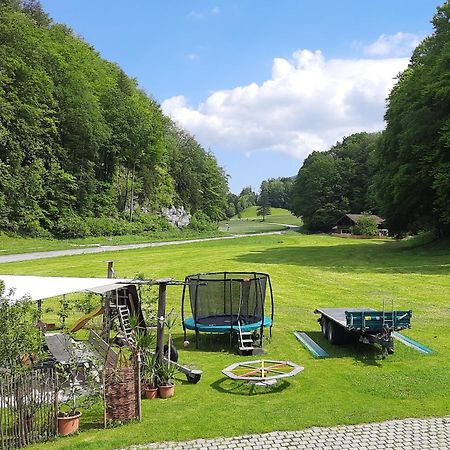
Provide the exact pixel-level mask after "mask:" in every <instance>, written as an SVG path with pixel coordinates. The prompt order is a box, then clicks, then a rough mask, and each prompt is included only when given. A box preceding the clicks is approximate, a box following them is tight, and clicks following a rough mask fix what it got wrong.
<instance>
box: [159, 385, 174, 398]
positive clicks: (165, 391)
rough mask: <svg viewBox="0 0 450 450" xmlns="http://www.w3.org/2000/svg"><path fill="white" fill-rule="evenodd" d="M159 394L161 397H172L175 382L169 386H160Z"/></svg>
mask: <svg viewBox="0 0 450 450" xmlns="http://www.w3.org/2000/svg"><path fill="white" fill-rule="evenodd" d="M158 391H159V396H160V397H161V398H170V397H173V395H174V394H175V384H170V385H168V386H158Z"/></svg>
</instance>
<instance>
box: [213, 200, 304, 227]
mask: <svg viewBox="0 0 450 450" xmlns="http://www.w3.org/2000/svg"><path fill="white" fill-rule="evenodd" d="M257 208H258V207H257V206H249V207H248V208H246V209H244V211H242V212H241V218H238V216H234V217H233V218H232V219H231V220H230V221H229V224H230V232H232V229H233V228H234V229H236V230H238V229H239V227H242V229H246V228H247V229H249V230H251V231H242V232H243V233H246V232H251V233H254V232H257V231H259V230H260V231H272V230H274V231H275V230H277V228H274V227H277V226H279V227H280V228H279V229H281V227H282V226H283V225H294V226H301V225H302V221H301V219H299V218H298V217H295V216H294V215H293V214H291V212H290V211H288V210H287V209H283V208H271V213H270V215H268V216H266V218H265V221H264V222H263V221H262V217H260V216H258V215H257ZM264 227H265V228H266V229H264ZM220 229H221V230H222V231H226V221H225V222H223V225H222V226H221V228H220ZM236 232H237V231H236Z"/></svg>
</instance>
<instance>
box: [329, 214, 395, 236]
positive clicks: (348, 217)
mask: <svg viewBox="0 0 450 450" xmlns="http://www.w3.org/2000/svg"><path fill="white" fill-rule="evenodd" d="M362 217H367V215H366V214H345V215H344V216H342V217H341V218H340V219H339V220H338V221H337V222H336V225H335V226H334V227H333V232H334V233H338V234H351V233H352V227H353V226H354V225H356V224H357V223H358V222H359V220H360V219H361V218H362ZM368 217H370V218H371V219H373V220H375V222H376V223H377V225H378V234H379V235H380V236H387V235H388V230H387V229H386V228H384V223H385V220H384V219H383V218H381V217H379V216H375V215H369V216H368Z"/></svg>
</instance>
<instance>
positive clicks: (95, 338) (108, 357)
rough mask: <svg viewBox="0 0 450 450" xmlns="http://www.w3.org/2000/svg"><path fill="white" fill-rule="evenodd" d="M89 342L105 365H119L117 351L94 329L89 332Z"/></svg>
mask: <svg viewBox="0 0 450 450" xmlns="http://www.w3.org/2000/svg"><path fill="white" fill-rule="evenodd" d="M88 343H89V345H90V347H91V348H92V350H93V351H94V352H95V354H96V355H97V356H98V358H99V359H100V360H101V361H103V363H104V367H108V368H115V367H117V358H118V355H117V353H116V352H115V351H114V350H113V349H112V348H111V347H110V346H109V345H108V344H107V343H106V342H105V341H104V340H103V339H102V338H101V337H100V336H99V335H98V334H97V333H96V332H95V331H94V330H90V332H89V338H88Z"/></svg>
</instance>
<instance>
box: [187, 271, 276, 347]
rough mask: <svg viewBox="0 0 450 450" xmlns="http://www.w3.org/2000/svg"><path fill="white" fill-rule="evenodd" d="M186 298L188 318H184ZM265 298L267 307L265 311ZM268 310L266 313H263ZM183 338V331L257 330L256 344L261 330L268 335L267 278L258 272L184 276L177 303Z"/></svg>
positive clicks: (270, 317) (270, 313)
mask: <svg viewBox="0 0 450 450" xmlns="http://www.w3.org/2000/svg"><path fill="white" fill-rule="evenodd" d="M188 296H189V303H190V307H191V308H190V309H191V313H192V316H190V317H185V302H187V297H188ZM266 297H270V307H269V308H266ZM266 309H270V311H266ZM181 316H182V321H183V331H184V339H185V340H186V331H187V330H193V331H195V338H196V346H197V347H198V334H199V333H230V334H233V333H237V332H253V331H258V330H259V338H260V343H261V344H262V338H263V334H264V328H269V330H270V334H272V324H273V291H272V284H271V282H270V277H269V275H268V274H266V273H259V272H208V273H198V274H195V275H188V276H187V277H186V279H185V286H184V288H183V298H182V304H181Z"/></svg>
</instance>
